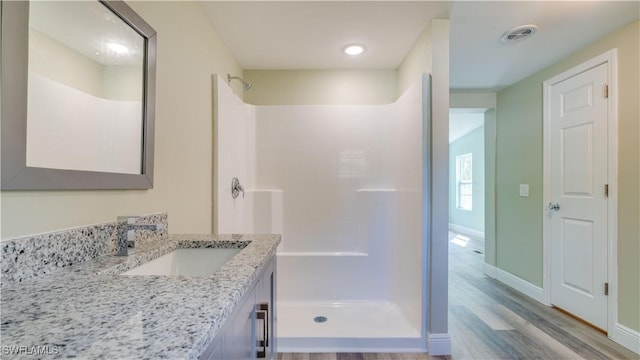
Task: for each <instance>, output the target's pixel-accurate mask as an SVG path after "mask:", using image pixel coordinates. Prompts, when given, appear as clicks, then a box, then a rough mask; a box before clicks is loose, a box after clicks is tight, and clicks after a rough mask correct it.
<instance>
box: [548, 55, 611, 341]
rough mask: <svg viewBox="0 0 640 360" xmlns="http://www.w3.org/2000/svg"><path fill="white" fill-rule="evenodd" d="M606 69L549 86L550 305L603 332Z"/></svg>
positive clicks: (591, 71)
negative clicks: (556, 206) (555, 208)
mask: <svg viewBox="0 0 640 360" xmlns="http://www.w3.org/2000/svg"><path fill="white" fill-rule="evenodd" d="M607 70H608V69H607V64H601V65H599V66H597V67H595V68H592V69H590V70H587V71H585V72H583V73H581V74H578V75H576V76H573V77H571V78H569V79H566V80H563V81H562V82H559V83H557V84H554V85H553V86H551V94H550V99H549V100H550V101H551V103H550V106H551V109H550V113H551V119H550V135H551V144H550V145H551V159H550V160H551V199H550V205H551V206H552V207H553V206H554V205H555V204H557V205H558V206H559V209H558V210H549V216H550V219H551V303H552V304H553V305H555V306H558V307H560V308H562V309H564V310H566V311H569V312H571V313H573V314H574V315H577V316H578V317H580V318H582V319H584V320H586V321H588V322H590V323H592V324H594V325H596V326H597V327H600V328H602V329H606V327H607V298H606V295H605V290H604V287H605V283H606V282H607V204H606V201H607V199H606V197H605V186H606V184H607V99H606V98H605V91H606V90H605V87H606V80H607Z"/></svg>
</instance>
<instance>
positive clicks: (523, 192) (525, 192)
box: [520, 184, 529, 197]
mask: <svg viewBox="0 0 640 360" xmlns="http://www.w3.org/2000/svg"><path fill="white" fill-rule="evenodd" d="M520 196H524V197H528V196H529V184H520Z"/></svg>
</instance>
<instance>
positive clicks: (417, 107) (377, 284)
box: [214, 77, 429, 352]
mask: <svg viewBox="0 0 640 360" xmlns="http://www.w3.org/2000/svg"><path fill="white" fill-rule="evenodd" d="M423 81H424V82H425V83H424V84H423ZM425 85H426V86H425ZM423 89H428V77H424V79H416V83H415V84H414V85H413V86H411V87H410V88H409V89H408V90H407V91H406V92H405V93H404V94H403V95H402V96H401V97H400V98H399V99H398V100H397V101H396V102H394V103H391V104H385V105H349V106H343V105H341V106H325V105H317V106H316V105H305V106H289V105H284V106H281V105H277V106H276V105H271V106H254V105H248V104H245V103H243V102H242V100H240V99H239V98H238V97H237V96H235V95H234V94H233V93H232V91H231V89H230V88H229V87H228V86H227V84H226V83H225V82H224V81H221V80H220V78H216V84H215V86H214V90H215V97H214V98H215V102H216V103H215V119H216V121H215V130H214V133H215V134H216V139H215V141H214V143H215V146H216V147H215V149H214V153H215V174H216V175H215V179H216V180H215V182H216V183H215V186H214V188H215V190H214V202H215V224H216V225H215V226H216V232H219V233H244V232H249V233H281V234H282V235H283V238H282V239H283V240H282V243H281V245H280V247H279V249H278V255H277V267H278V270H277V271H278V277H277V319H278V320H277V321H278V325H277V338H278V351H279V352H324V351H326V352H336V351H337V352H348V351H358V352H361V351H362V352H367V351H380V352H385V351H392V352H396V351H424V350H425V346H426V321H427V315H426V295H427V294H426V283H427V280H426V265H425V264H426V262H425V259H426V246H425V245H424V238H423V229H422V214H423V199H422V186H423V182H422V178H423V174H424V173H425V172H424V171H425V169H424V166H425V163H426V161H425V156H424V155H423V137H424V138H428V137H426V136H425V135H424V132H425V131H427V129H428V121H429V120H428V114H429V111H428V109H426V108H425V106H426V105H425V104H428V94H426V93H424V90H423ZM233 177H237V178H239V179H240V181H241V182H242V183H243V184H244V185H245V191H246V196H245V197H244V198H242V197H237V198H235V199H233V198H232V196H231V195H230V194H231V189H230V183H231V179H232V178H233Z"/></svg>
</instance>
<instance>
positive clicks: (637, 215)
mask: <svg viewBox="0 0 640 360" xmlns="http://www.w3.org/2000/svg"><path fill="white" fill-rule="evenodd" d="M613 48H617V49H618V91H619V96H618V184H617V186H618V188H617V189H618V192H619V197H618V224H617V225H618V254H617V256H618V322H619V323H621V324H622V325H624V326H626V327H629V328H631V329H633V330H635V331H640V306H638V304H640V266H639V262H638V258H640V226H639V221H638V220H639V219H640V202H639V201H638V199H640V187H639V186H638V184H639V183H640V176H639V170H638V164H639V158H640V147H639V145H638V144H639V141H638V134H639V133H640V131H639V127H640V124H639V123H640V108H639V105H638V104H639V102H640V101H639V99H640V85H639V82H638V80H639V79H640V75H639V72H640V65H639V64H640V59H639V58H640V22H638V21H636V22H634V23H632V24H630V25H628V26H625V27H624V28H622V29H620V30H618V31H616V32H614V33H612V34H610V35H608V36H606V37H604V38H603V39H601V40H598V41H596V42H594V43H592V44H591V45H589V46H587V47H586V48H584V49H582V50H580V51H578V52H576V53H574V54H572V55H571V56H569V57H567V58H565V59H564V60H562V61H560V62H558V63H556V64H554V65H552V66H550V67H547V68H545V69H543V70H541V71H540V72H538V73H536V74H534V75H532V76H530V77H528V78H526V79H524V80H522V81H520V82H518V83H516V84H514V85H512V86H510V87H508V88H506V89H504V90H502V91H500V92H499V93H498V100H497V128H496V133H497V155H496V159H497V165H496V166H497V169H496V197H497V199H496V208H497V212H496V235H497V240H496V241H497V266H498V267H499V268H500V269H503V270H505V271H507V272H509V273H511V274H513V275H515V276H518V277H520V278H522V279H524V280H526V281H528V282H530V283H532V284H534V285H537V286H542V215H543V213H542V205H543V204H542V193H541V192H542V152H543V149H542V82H543V81H544V80H546V79H549V78H551V77H553V76H555V75H558V74H560V73H562V72H564V71H566V70H569V69H571V68H572V67H575V66H576V65H578V64H580V63H582V62H585V61H587V60H589V59H591V58H593V57H595V56H597V55H599V54H602V53H604V52H606V51H608V50H611V49H613ZM524 183H528V184H530V197H528V198H523V197H520V196H519V195H518V184H524ZM613 186H615V184H613Z"/></svg>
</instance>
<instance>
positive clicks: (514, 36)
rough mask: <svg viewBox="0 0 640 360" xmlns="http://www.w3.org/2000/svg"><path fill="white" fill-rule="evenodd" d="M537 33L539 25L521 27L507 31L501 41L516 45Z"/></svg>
mask: <svg viewBox="0 0 640 360" xmlns="http://www.w3.org/2000/svg"><path fill="white" fill-rule="evenodd" d="M536 31H538V26H537V25H533V24H528V25H520V26H516V27H514V28H511V29H509V30H507V31H505V32H504V34H502V37H501V38H500V40H502V42H504V43H514V42H517V41H521V40H524V39H526V38H528V37H530V36H531V35H533V34H535V33H536Z"/></svg>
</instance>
